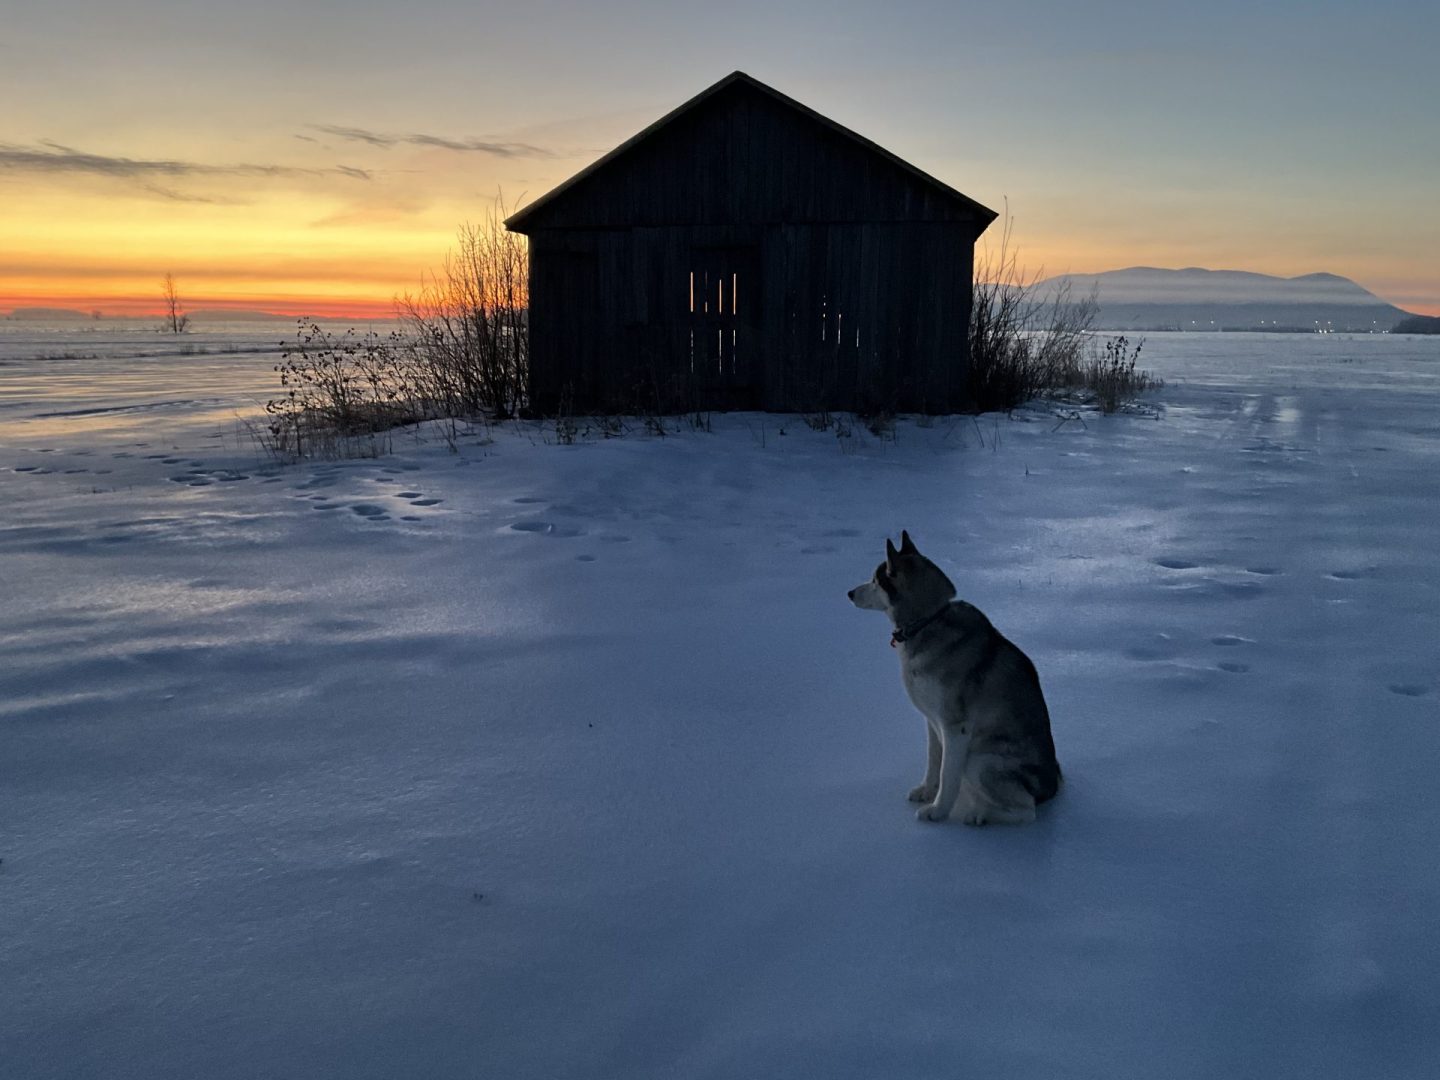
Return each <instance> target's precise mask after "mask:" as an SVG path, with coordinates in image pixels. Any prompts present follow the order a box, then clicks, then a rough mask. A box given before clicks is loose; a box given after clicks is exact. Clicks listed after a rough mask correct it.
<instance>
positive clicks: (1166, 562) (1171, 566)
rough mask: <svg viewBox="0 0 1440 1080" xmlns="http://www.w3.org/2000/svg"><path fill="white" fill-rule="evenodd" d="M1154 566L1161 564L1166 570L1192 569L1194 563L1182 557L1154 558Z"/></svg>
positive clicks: (1194, 565)
mask: <svg viewBox="0 0 1440 1080" xmlns="http://www.w3.org/2000/svg"><path fill="white" fill-rule="evenodd" d="M1155 565H1156V566H1163V567H1164V568H1165V569H1166V570H1194V569H1195V567H1196V564H1195V563H1193V562H1187V561H1186V560H1184V559H1156V560H1155Z"/></svg>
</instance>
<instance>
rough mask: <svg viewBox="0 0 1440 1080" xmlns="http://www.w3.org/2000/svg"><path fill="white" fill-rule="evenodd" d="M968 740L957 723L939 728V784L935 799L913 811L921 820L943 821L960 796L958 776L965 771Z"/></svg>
mask: <svg viewBox="0 0 1440 1080" xmlns="http://www.w3.org/2000/svg"><path fill="white" fill-rule="evenodd" d="M969 745H970V740H969V739H967V738H965V736H963V735H961V734H960V729H959V727H958V726H957V725H953V724H951V725H945V726H943V727H941V729H940V786H939V788H938V790H937V791H936V792H935V801H934V802H932V803H930V804H929V805H928V806H922V807H921V808H920V809H919V810H917V811H915V816H916V817H917V818H919V819H920V820H921V821H944V820H945V819H946V818H947V817H949V816H950V808H951V807H953V806H954V805H955V800H956V799H957V798H959V796H960V777H961V776H962V775H964V772H965V754H966V751H967V750H968V749H969Z"/></svg>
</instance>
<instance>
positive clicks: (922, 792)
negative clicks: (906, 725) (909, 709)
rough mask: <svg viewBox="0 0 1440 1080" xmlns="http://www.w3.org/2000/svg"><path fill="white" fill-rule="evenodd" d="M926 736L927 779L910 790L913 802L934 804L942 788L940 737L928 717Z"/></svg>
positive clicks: (910, 797) (926, 719)
mask: <svg viewBox="0 0 1440 1080" xmlns="http://www.w3.org/2000/svg"><path fill="white" fill-rule="evenodd" d="M925 736H926V742H927V744H928V745H927V746H926V748H925V779H924V781H923V782H922V783H921V784H920V786H919V787H917V788H911V789H910V795H909V799H910V801H911V802H918V803H928V802H932V801H933V800H934V798H935V792H936V790H937V789H938V788H939V787H940V759H941V755H942V750H941V748H940V736H939V735H937V734H935V725H934V723H933V722H931V720H930V718H929V717H928V716H927V717H926V718H925Z"/></svg>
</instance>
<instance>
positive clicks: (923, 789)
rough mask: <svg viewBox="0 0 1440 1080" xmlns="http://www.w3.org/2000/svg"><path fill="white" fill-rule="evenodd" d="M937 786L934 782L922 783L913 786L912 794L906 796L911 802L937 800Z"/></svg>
mask: <svg viewBox="0 0 1440 1080" xmlns="http://www.w3.org/2000/svg"><path fill="white" fill-rule="evenodd" d="M937 790H938V789H937V787H936V785H934V784H921V785H920V786H919V787H916V788H911V789H910V794H909V795H907V796H905V797H906V798H907V799H909V800H910V801H911V802H920V803H928V802H934V801H935V792H936V791H937Z"/></svg>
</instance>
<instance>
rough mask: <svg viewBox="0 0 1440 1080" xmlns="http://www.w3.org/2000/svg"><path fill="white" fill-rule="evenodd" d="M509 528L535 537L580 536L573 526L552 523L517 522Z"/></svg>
mask: <svg viewBox="0 0 1440 1080" xmlns="http://www.w3.org/2000/svg"><path fill="white" fill-rule="evenodd" d="M510 528H511V530H512V531H514V532H521V533H531V534H533V535H536V536H559V537H568V536H580V535H581V532H582V530H580V529H577V528H575V527H574V526H573V525H556V524H555V523H554V522H552V521H517V522H515V523H514V524H513V525H511V526H510Z"/></svg>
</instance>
